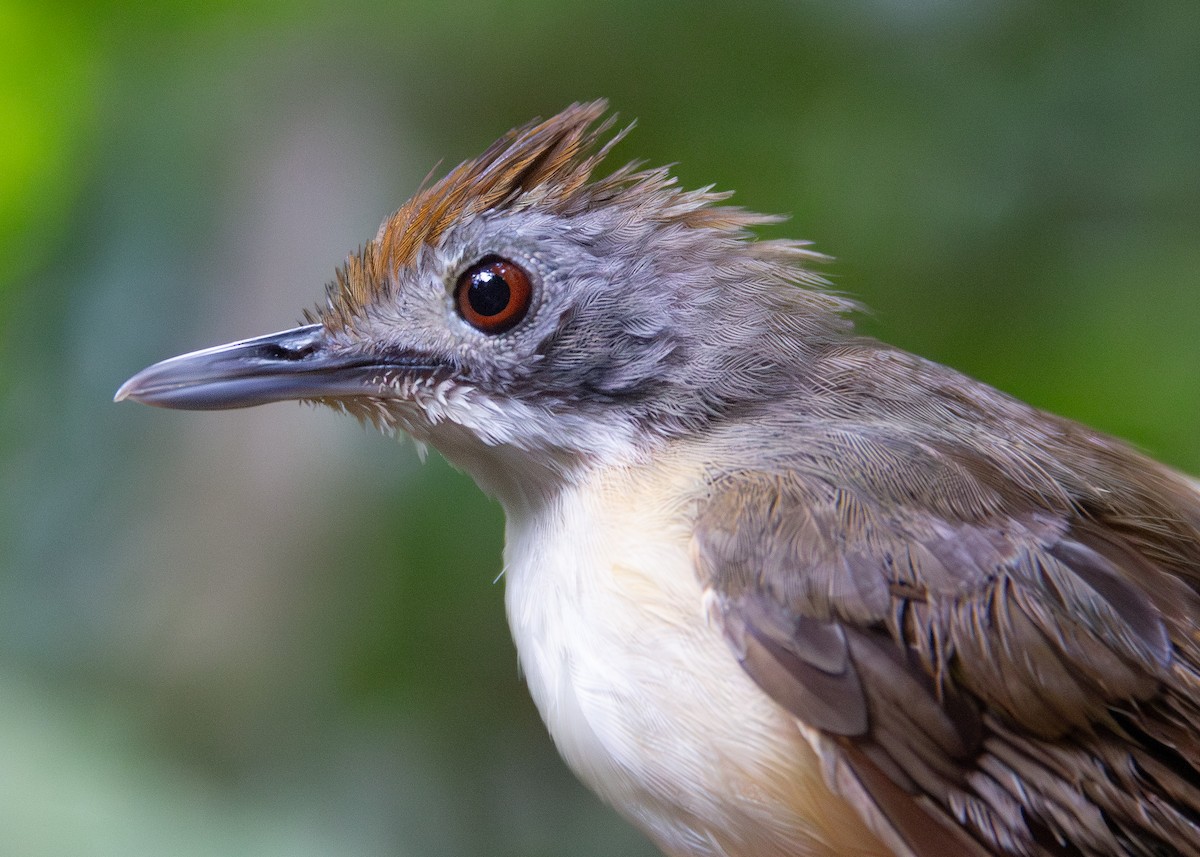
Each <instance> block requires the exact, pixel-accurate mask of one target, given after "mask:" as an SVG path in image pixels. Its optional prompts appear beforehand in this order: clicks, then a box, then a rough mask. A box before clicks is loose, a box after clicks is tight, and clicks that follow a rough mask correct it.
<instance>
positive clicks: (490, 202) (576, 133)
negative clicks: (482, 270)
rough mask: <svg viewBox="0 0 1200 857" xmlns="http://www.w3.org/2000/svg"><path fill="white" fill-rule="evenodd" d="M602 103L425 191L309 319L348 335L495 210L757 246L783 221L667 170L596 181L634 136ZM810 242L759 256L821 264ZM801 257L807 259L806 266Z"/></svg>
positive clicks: (513, 141)
mask: <svg viewBox="0 0 1200 857" xmlns="http://www.w3.org/2000/svg"><path fill="white" fill-rule="evenodd" d="M607 109H608V103H607V102H606V101H605V100H603V99H600V100H597V101H592V102H589V103H585V104H578V103H577V104H572V105H571V106H570V107H568V108H566V109H565V110H563V111H562V112H561V113H559V114H558V115H556V116H553V117H551V118H550V119H546V120H544V121H542V120H536V119H535V120H534V121H532V122H530V123H529V124H527V125H524V126H522V127H520V128H517V129H514V130H512V131H509V132H508V133H507V134H505V135H504V136H503V137H501V138H500V139H499V140H497V141H496V142H495V143H493V144H492V145H491V146H489V147H488V148H487V150H486V151H485V152H484V153H483V154H482V155H480V156H479V157H478V158H475V159H473V160H469V161H464V162H463V163H461V164H459V165H458V166H457V167H455V168H454V169H453V170H451V171H450V173H449V174H447V175H446V176H445V177H444V178H442V179H441V180H440V181H438V182H436V183H435V184H433V185H431V186H429V187H425V188H423V189H421V190H420V191H418V193H417V194H416V195H415V196H413V197H412V199H410V200H409V201H408V202H406V203H405V204H404V205H403V206H401V207H400V209H399V210H398V211H396V213H395V214H393V215H392V216H391V217H390V218H388V220H387V221H386V222H385V223H384V225H383V226H382V228H381V229H380V230H379V234H378V235H377V236H376V238H375V239H374V240H372V241H371V242H369V243H367V244H366V245H365V246H364V247H362V248H361V249H360V250H359V251H358V252H357V253H355V254H353V255H351V256H350V257H349V258H348V259H347V260H346V264H345V265H344V266H343V267H342V268H341V269H339V270H338V271H337V272H336V275H335V279H334V281H333V282H331V283H330V284H329V285H328V286H327V288H326V300H325V305H324V306H322V307H319V308H317V309H316V310H313V311H306V312H305V318H306V319H307V320H308V322H309V323H321V324H324V325H325V326H326V327H327V328H329V329H330V330H342V329H345V328H346V327H348V326H349V325H350V324H351V321H352V320H353V319H354V318H355V317H357V316H359V315H360V314H361V313H362V311H363V310H364V308H366V307H367V306H368V305H370V304H371V303H372V302H374V301H378V300H380V299H381V298H385V297H386V296H387V292H388V289H389V288H390V287H391V284H392V282H393V279H394V274H395V272H396V271H397V270H399V269H400V268H401V267H403V266H405V265H409V264H412V263H413V262H414V261H415V260H416V257H417V253H418V251H419V250H420V248H421V246H422V245H433V244H435V243H436V242H437V240H438V239H439V238H440V237H441V236H442V235H443V234H444V233H445V232H446V231H447V230H448V229H449V228H450V227H451V226H453V225H454V224H455V223H456V222H458V221H460V220H462V219H465V218H469V217H472V216H474V215H477V214H480V213H482V212H485V211H488V210H495V211H500V210H510V211H511V210H520V209H523V208H530V207H533V206H537V207H539V208H542V209H544V210H546V211H548V212H551V213H555V214H563V215H571V214H575V213H578V212H580V211H584V210H586V209H588V208H589V207H591V206H593V205H602V204H605V205H614V204H622V203H624V204H630V205H638V206H639V207H640V208H641V209H642V211H643V212H644V213H645V215H646V216H648V217H652V218H654V219H656V220H659V221H662V222H678V223H683V224H685V225H687V226H689V227H695V228H709V229H719V230H723V231H728V232H732V233H735V234H739V235H740V236H742V237H746V238H750V237H751V236H750V234H749V233H748V232H747V231H746V230H748V228H749V227H752V226H756V225H760V224H764V223H774V222H777V221H778V220H780V218H778V217H775V216H771V215H763V214H756V213H754V212H750V211H746V210H744V209H741V208H738V207H734V206H726V205H719V204H718V203H721V202H723V201H724V200H726V199H728V198H729V196H730V194H729V193H727V192H714V191H713V190H712V188H711V186H709V187H705V188H701V189H699V190H693V191H687V190H683V189H681V188H679V187H678V186H676V182H675V178H674V177H673V176H672V175H671V174H670V172H669V171H668V169H667V168H665V167H659V168H652V169H642V168H641V164H640V163H639V162H633V163H628V164H626V165H625V166H623V167H621V168H619V169H617V170H616V171H615V172H613V173H611V174H610V175H608V176H606V177H604V178H601V179H597V180H595V181H590V179H591V175H592V172H593V171H594V170H595V168H596V167H597V165H598V164H599V163H600V162H601V161H602V160H604V158H605V156H607V155H608V153H609V151H611V149H612V147H613V146H614V145H616V144H617V142H619V141H620V140H621V139H622V138H623V137H624V136H625V135H626V134H627V133H628V132H629V131H630V130H631V129H632V128H633V125H632V124H630V125H627V126H626V127H624V128H623V129H621V130H619V131H617V132H616V133H615V134H613V135H612V136H610V137H609V138H608V139H607V140H605V139H604V137H605V135H606V134H607V132H608V131H609V130H610V129H611V128H612V126H613V124H614V122H615V120H616V117H615V116H609V117H607V118H604V113H605V111H606V110H607ZM803 247H804V244H803V243H802V242H793V241H765V242H759V243H758V244H757V248H758V251H759V252H758V254H759V255H761V256H763V257H771V258H774V259H775V260H778V261H785V260H786V262H787V263H790V264H791V265H795V264H796V263H797V262H798V261H799V260H800V258H807V259H820V258H823V257H821V256H820V254H817V253H814V252H812V251H808V250H804V249H803ZM798 257H799V258H798Z"/></svg>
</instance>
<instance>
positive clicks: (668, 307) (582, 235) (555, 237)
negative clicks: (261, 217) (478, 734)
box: [116, 101, 1200, 857]
mask: <svg viewBox="0 0 1200 857" xmlns="http://www.w3.org/2000/svg"><path fill="white" fill-rule="evenodd" d="M630 128H632V125H627V126H619V125H618V124H617V122H616V117H615V116H614V115H612V114H610V112H609V109H608V106H607V104H606V102H604V101H593V102H580V103H575V104H572V105H570V106H569V107H567V108H566V109H565V110H563V111H562V112H560V113H558V114H557V115H554V116H552V117H551V118H549V119H546V120H534V121H532V122H530V123H528V124H526V125H523V126H521V127H518V128H516V129H514V130H512V131H510V132H508V133H507V134H505V135H504V136H502V137H501V138H500V139H498V140H497V141H496V142H495V143H494V144H492V145H491V146H490V147H489V148H487V149H486V150H485V151H484V152H483V154H481V155H480V156H478V157H476V158H474V159H471V160H467V161H465V162H463V163H461V164H460V165H458V166H457V167H455V168H454V169H452V170H450V171H449V172H448V173H447V174H446V175H445V176H444V177H443V178H441V179H440V180H438V181H436V182H426V183H424V184H423V185H422V186H421V187H420V188H419V189H418V191H417V192H416V194H415V195H414V196H413V197H412V198H411V199H410V200H409V201H408V202H406V203H405V204H404V205H403V206H402V207H401V208H399V209H398V210H397V211H396V212H395V213H394V214H392V215H391V216H389V217H388V218H386V219H385V220H384V222H383V224H382V226H381V227H380V229H379V231H378V233H377V234H376V235H375V237H374V238H373V239H371V240H370V241H368V242H367V243H366V244H365V245H363V246H362V247H360V248H359V249H358V250H357V251H355V252H353V253H351V254H350V255H349V256H348V258H347V260H346V262H345V264H344V265H343V266H342V267H341V268H339V269H338V271H337V273H336V276H335V277H334V279H333V280H332V281H331V282H330V283H329V284H328V285H327V287H326V294H325V297H324V300H323V301H322V302H321V303H320V304H319V305H318V306H317V307H316V308H315V309H311V310H308V311H306V312H305V314H304V318H303V321H304V324H302V325H301V326H299V327H296V328H293V329H289V330H286V331H283V332H280V333H275V334H271V335H267V336H261V337H258V338H254V339H248V340H243V341H239V342H235V343H232V344H229V345H222V346H218V347H215V348H209V349H205V350H202V351H197V352H193V353H189V354H185V355H183V356H179V357H175V358H172V359H169V360H165V361H163V362H161V363H158V364H155V365H153V366H151V367H149V368H148V369H145V370H143V371H142V372H140V373H138V374H136V375H134V376H133V377H132V378H130V379H129V381H127V382H126V383H125V384H124V385H123V386H122V387H121V388H120V389H119V391H118V393H117V395H116V399H117V400H118V401H119V400H122V399H132V400H136V401H140V402H144V403H146V404H150V405H157V406H162V407H168V408H181V409H201V410H203V409H222V408H241V407H248V406H252V405H260V404H264V403H267V402H275V401H281V400H301V401H307V402H313V403H318V404H323V405H328V406H331V407H333V408H335V409H337V410H339V411H343V412H346V413H348V414H351V415H353V416H355V417H357V418H358V419H359V420H361V421H363V422H364V423H367V424H370V425H373V426H376V427H378V428H379V429H381V430H382V431H384V432H386V433H399V434H405V435H408V436H411V438H413V439H414V440H415V441H417V442H418V443H419V444H422V445H429V446H432V447H434V448H435V449H437V450H438V451H439V452H440V453H441V454H442V455H443V456H444V457H445V458H446V459H448V460H449V461H450V462H451V463H452V464H453V465H455V466H456V467H458V468H460V469H462V470H463V471H465V472H466V473H468V474H469V475H470V476H472V477H473V478H474V480H475V482H476V483H477V484H478V486H479V487H480V488H481V489H482V490H483V491H485V492H486V493H487V494H489V495H491V496H492V497H494V498H496V499H497V500H498V501H499V503H500V504H501V505H502V507H503V509H504V513H505V547H504V579H505V609H506V613H507V617H508V620H509V625H510V628H511V631H512V634H513V637H514V640H515V643H516V648H517V652H518V659H519V661H520V666H521V669H522V672H523V675H524V677H525V681H526V683H527V685H528V689H529V692H530V694H531V696H532V698H533V700H534V702H535V704H536V706H537V708H538V711H539V713H540V714H541V717H542V718H543V720H544V721H545V723H546V725H547V727H548V730H549V732H550V735H551V737H552V739H553V741H554V743H555V745H556V747H557V749H558V751H559V753H560V755H561V756H562V757H563V759H564V760H565V762H566V764H567V765H568V766H569V767H570V768H571V769H572V770H573V771H574V773H575V774H576V775H577V776H578V777H579V778H580V779H581V780H582V781H583V782H584V783H585V784H586V785H587V786H589V787H590V788H591V789H592V790H594V791H595V792H596V793H597V794H598V795H599V796H600V797H601V798H602V799H603V800H604V801H605V802H607V803H608V804H610V805H611V806H612V807H614V808H615V809H616V811H618V812H619V813H620V814H621V815H623V816H624V817H625V818H626V819H627V820H629V821H630V822H631V823H632V824H633V825H634V826H635V827H637V828H639V829H640V830H641V831H642V832H643V833H644V834H645V835H646V836H647V837H648V838H649V839H650V840H651V841H652V842H653V843H654V844H655V845H656V846H657V847H658V848H659V849H660V850H661V851H662V852H663V853H664V854H666V855H668V857H832V856H833V855H838V857H841V855H866V856H867V857H885V855H891V856H892V857H930V855H954V857H983V855H1004V857H1113V855H1138V857H1166V855H1186V857H1197V855H1200V618H1198V617H1200V482H1197V481H1195V480H1193V479H1192V478H1190V477H1188V476H1186V475H1184V474H1182V473H1180V472H1178V471H1176V470H1173V469H1171V468H1170V467H1168V466H1166V465H1163V464H1161V463H1158V462H1157V461H1155V460H1153V459H1152V458H1150V457H1149V456H1148V455H1146V454H1144V453H1142V452H1140V451H1138V450H1135V449H1134V448H1133V447H1132V446H1130V445H1128V444H1126V443H1125V442H1122V441H1120V440H1118V439H1114V438H1112V437H1109V436H1107V435H1105V434H1103V433H1101V432H1099V431H1096V430H1093V429H1091V428H1088V427H1086V426H1084V425H1081V424H1079V423H1076V422H1073V421H1070V420H1068V419H1065V418H1062V417H1059V416H1055V415H1052V414H1050V413H1047V412H1044V411H1041V410H1039V409H1036V408H1034V407H1032V406H1030V405H1028V404H1025V403H1023V402H1021V401H1019V400H1017V399H1015V398H1013V397H1011V396H1009V395H1006V394H1004V393H1002V392H1000V391H998V390H996V389H994V388H992V387H990V386H988V385H986V384H984V383H982V382H980V381H977V380H974V379H972V378H970V377H967V376H966V375H964V374H961V373H960V372H958V371H955V370H953V369H951V368H948V367H945V366H943V365H940V364H938V363H935V362H932V361H929V360H926V359H923V358H921V357H918V356H915V355H913V354H911V353H908V352H906V351H904V350H901V349H899V348H896V347H893V346H890V345H887V344H885V343H883V342H881V341H878V340H876V339H872V338H869V337H867V336H865V335H863V334H860V333H859V332H857V331H856V328H855V325H854V320H855V316H856V313H857V312H858V311H859V309H860V308H859V306H858V304H857V303H856V302H855V301H853V300H852V299H851V298H850V297H848V296H846V295H844V294H841V293H838V292H837V291H835V290H834V289H833V288H832V287H831V286H830V284H829V283H828V281H827V280H826V279H825V278H824V277H823V276H822V275H821V274H820V273H819V272H820V270H821V269H822V266H823V265H825V264H826V263H827V259H826V257H824V256H823V255H822V254H821V253H819V252H817V251H816V250H815V249H813V247H812V245H811V244H809V243H807V242H803V241H794V240H787V239H780V238H772V239H767V238H762V237H760V236H759V234H758V227H761V226H762V225H764V224H770V223H774V222H776V221H777V219H778V218H776V217H773V216H768V215H761V214H757V213H754V212H752V211H749V210H746V209H744V208H741V207H737V206H734V205H732V204H730V202H729V196H730V194H729V193H726V192H720V191H716V190H714V189H713V187H712V186H709V187H704V188H700V189H694V190H689V189H685V188H683V187H681V186H680V185H679V183H678V182H677V180H676V178H674V176H673V175H672V173H671V171H670V170H669V168H665V167H650V166H646V165H645V164H644V163H641V162H633V163H629V164H626V165H624V166H620V167H618V168H616V169H615V170H613V171H611V172H608V173H603V172H602V171H600V170H599V169H598V168H599V167H600V164H601V162H603V161H604V160H605V159H606V157H607V156H608V155H609V154H610V152H611V150H612V148H613V146H614V145H615V144H616V143H617V142H618V141H619V140H621V139H623V138H624V137H625V136H626V134H627V133H628V131H629V130H630Z"/></svg>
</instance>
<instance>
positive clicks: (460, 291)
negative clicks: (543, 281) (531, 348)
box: [454, 256, 533, 333]
mask: <svg viewBox="0 0 1200 857" xmlns="http://www.w3.org/2000/svg"><path fill="white" fill-rule="evenodd" d="M532 300H533V287H532V286H531V285H530V284H529V275H528V274H526V273H525V271H524V270H523V269H522V268H521V266H520V265H518V264H516V263H515V262H512V261H510V260H508V259H503V258H501V257H499V256H486V257H484V258H483V259H480V260H479V261H478V262H476V263H475V264H474V265H472V266H471V267H469V268H467V270H465V271H463V273H462V275H461V276H460V277H459V278H458V284H457V285H456V286H455V288H454V301H455V303H456V304H457V305H458V312H459V314H460V315H461V316H462V317H463V318H464V319H465V320H466V322H467V324H469V325H471V326H472V327H474V328H476V329H478V330H481V331H483V332H484V333H503V332H504V331H506V330H510V329H512V328H513V327H514V326H515V325H517V324H518V323H519V322H520V321H521V319H523V318H525V314H526V313H527V312H529V304H530V303H531V302H532Z"/></svg>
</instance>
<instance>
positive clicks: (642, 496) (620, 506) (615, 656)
mask: <svg viewBox="0 0 1200 857" xmlns="http://www.w3.org/2000/svg"><path fill="white" fill-rule="evenodd" d="M698 471H699V468H698V467H697V468H691V467H681V466H678V465H677V466H674V467H664V466H662V465H659V466H657V467H654V468H649V467H646V466H632V467H631V466H612V467H607V468H602V469H601V468H596V469H593V470H591V471H589V473H588V474H586V475H585V477H584V478H583V479H582V480H581V481H580V482H578V483H577V484H575V485H574V486H573V487H572V488H570V489H569V490H566V491H563V492H560V493H559V494H558V495H557V496H556V497H555V499H554V500H552V501H550V502H549V503H547V504H546V505H545V506H544V507H542V508H540V509H536V510H530V511H529V512H517V513H515V514H514V513H513V512H512V511H511V510H510V512H509V520H508V528H507V547H506V550H505V561H506V568H505V573H506V575H507V587H508V588H507V607H508V616H509V623H510V625H511V627H512V632H513V636H514V638H515V640H516V643H517V649H518V652H519V654H520V660H521V665H522V667H523V670H524V672H525V675H526V679H527V681H528V684H529V689H530V692H531V693H532V695H533V698H534V701H535V702H536V704H537V706H538V709H539V711H540V712H541V714H542V717H543V718H544V719H545V721H546V724H547V726H548V727H549V729H550V732H551V734H552V735H553V737H554V741H555V743H556V744H557V746H558V749H559V751H560V752H561V754H562V756H563V758H564V759H565V760H566V761H567V764H568V765H570V766H571V768H572V769H573V770H574V771H575V773H576V774H577V775H578V776H579V777H580V778H581V779H582V780H583V781H584V782H585V783H586V784H587V785H588V786H590V787H591V788H592V789H593V790H595V791H596V792H597V793H598V794H599V795H600V796H601V797H602V798H604V799H605V800H606V801H608V802H609V803H611V804H612V805H613V806H615V807H616V808H617V809H618V810H620V811H621V812H622V813H623V814H624V815H625V816H626V817H628V818H629V819H630V820H631V821H632V822H633V823H634V824H635V825H637V826H638V827H640V828H641V829H642V830H643V831H645V832H646V833H647V835H649V836H650V837H651V838H652V839H653V840H654V841H655V843H656V844H658V845H659V847H660V848H662V849H663V850H664V851H665V852H666V853H667V854H670V855H673V857H784V855H787V857H803V855H835V854H837V855H846V854H864V855H883V854H886V853H887V852H886V851H885V850H883V849H882V848H880V847H879V846H878V844H877V843H876V842H875V840H874V838H873V837H871V835H870V834H869V833H867V832H866V831H865V829H864V827H863V825H862V823H861V822H860V821H859V820H858V818H857V816H855V815H854V814H853V812H852V810H851V809H850V808H849V807H848V806H847V805H846V804H845V803H844V802H843V801H842V800H841V799H840V798H837V797H835V796H833V795H831V794H830V793H829V791H828V789H827V788H826V787H825V785H824V783H823V781H822V779H821V774H820V765H819V762H818V761H817V759H816V757H815V755H814V754H813V753H812V751H811V749H810V747H809V745H808V744H807V742H806V741H805V739H804V737H803V735H802V734H801V731H800V730H799V729H798V728H797V726H796V724H795V722H794V721H793V720H792V719H791V718H790V716H789V715H787V714H786V712H784V711H783V710H782V709H781V708H779V707H778V706H777V705H775V703H773V702H772V701H771V700H770V699H768V698H767V697H766V696H765V695H764V694H763V693H762V692H761V691H760V690H759V689H758V687H757V685H755V684H754V682H753V681H752V680H751V679H750V678H749V677H748V676H747V675H746V673H745V672H744V671H743V670H742V669H741V667H740V666H739V665H738V664H737V662H736V660H735V659H734V657H733V655H732V653H731V651H730V649H729V647H728V646H727V644H726V643H725V640H724V639H723V637H722V636H721V634H720V632H719V631H718V630H717V629H716V628H715V627H714V626H713V625H712V624H711V623H710V622H709V621H708V619H707V618H706V616H705V610H704V594H703V592H702V591H701V586H700V583H699V582H698V579H697V576H696V574H695V572H694V570H693V568H692V562H691V556H690V553H689V540H690V527H689V525H688V518H689V510H688V509H687V508H686V507H685V506H684V505H682V503H681V502H679V501H678V498H684V497H687V496H688V494H689V493H690V492H689V489H690V488H691V486H693V485H695V484H696V483H697V475H698ZM651 473H653V477H652V478H651V475H650V474H651ZM673 499H674V500H675V501H674V502H673Z"/></svg>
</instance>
